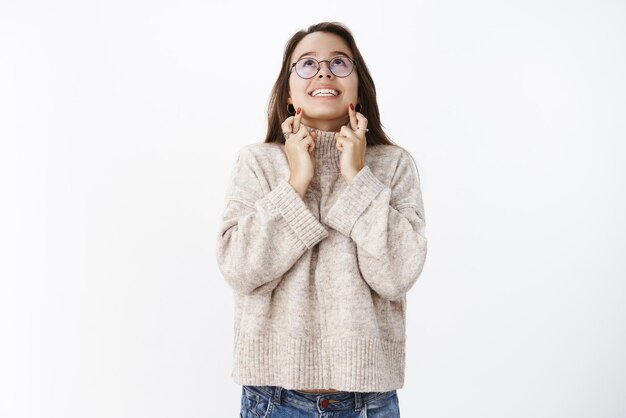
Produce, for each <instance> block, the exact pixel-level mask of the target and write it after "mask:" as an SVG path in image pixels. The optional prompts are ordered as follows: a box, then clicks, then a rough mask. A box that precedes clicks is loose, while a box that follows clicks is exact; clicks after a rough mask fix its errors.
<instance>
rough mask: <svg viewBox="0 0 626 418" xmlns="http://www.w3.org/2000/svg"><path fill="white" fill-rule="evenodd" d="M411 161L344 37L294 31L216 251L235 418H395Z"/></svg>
mask: <svg viewBox="0 0 626 418" xmlns="http://www.w3.org/2000/svg"><path fill="white" fill-rule="evenodd" d="M412 162H413V160H412V157H411V155H410V154H409V153H408V151H406V150H404V149H403V148H401V147H399V146H398V145H395V144H393V143H392V142H391V141H390V140H389V138H387V136H386V135H385V133H384V132H383V130H382V125H381V122H380V118H379V112H378V105H377V103H376V90H375V87H374V82H373V80H372V78H371V76H370V73H369V71H368V69H367V66H366V65H365V61H364V60H363V57H362V56H361V53H360V52H359V50H358V48H357V46H356V43H355V41H354V39H353V36H352V34H351V32H350V31H349V30H348V29H347V28H346V27H345V26H343V25H341V24H339V23H335V22H325V23H319V24H316V25H313V26H310V27H309V28H307V30H305V31H299V32H297V33H296V34H295V35H294V36H293V37H292V38H291V39H290V40H289V42H288V43H287V45H286V47H285V51H284V57H283V63H282V68H281V70H280V74H279V76H278V80H277V81H276V84H275V85H274V90H273V93H272V96H271V100H270V102H269V115H268V132H267V136H266V138H265V142H263V143H253V144H248V145H246V146H244V147H243V148H241V149H240V151H239V154H238V156H237V159H236V162H235V164H234V168H233V170H232V174H231V176H230V181H229V186H228V192H227V196H226V199H225V205H226V208H225V210H224V213H223V218H222V224H221V228H220V231H219V235H218V242H217V260H218V265H219V268H220V271H221V272H222V274H223V275H224V277H225V279H226V281H227V282H228V284H229V285H230V286H231V287H232V289H233V291H234V292H233V293H234V296H235V315H234V316H235V322H234V331H235V340H234V357H233V360H234V361H233V370H232V374H231V377H232V378H233V379H234V381H235V382H236V383H239V384H241V385H242V397H241V416H242V417H257V418H261V417H270V416H271V417H272V418H279V417H311V418H314V417H322V416H333V417H345V418H349V417H366V416H367V417H369V418H373V417H384V418H393V417H399V416H400V412H399V401H398V396H397V392H396V389H399V388H401V387H402V386H403V385H404V366H405V341H406V339H405V312H406V293H407V292H408V290H409V289H410V288H411V287H412V286H413V284H414V283H415V281H416V280H417V278H418V277H419V275H420V273H421V271H422V269H423V266H424V261H425V258H426V238H425V235H424V232H425V217H424V207H423V203H422V195H421V191H420V183H419V176H418V173H417V170H416V169H415V168H414V166H413V164H412Z"/></svg>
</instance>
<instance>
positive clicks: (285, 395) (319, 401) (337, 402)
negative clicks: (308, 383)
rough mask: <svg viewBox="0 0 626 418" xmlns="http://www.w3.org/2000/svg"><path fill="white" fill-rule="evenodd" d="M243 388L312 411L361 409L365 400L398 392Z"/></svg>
mask: <svg viewBox="0 0 626 418" xmlns="http://www.w3.org/2000/svg"><path fill="white" fill-rule="evenodd" d="M243 390H247V391H248V392H250V393H253V394H256V395H259V396H265V397H266V398H269V399H271V400H272V402H273V403H274V404H276V405H280V404H281V403H286V404H290V405H293V406H295V407H297V408H298V409H301V410H304V411H310V412H318V413H321V412H332V411H345V410H353V411H360V410H361V409H362V408H363V405H364V404H365V402H370V401H373V400H374V399H380V398H386V397H389V396H392V395H393V394H395V393H396V390H392V391H388V392H346V391H340V392H332V393H319V394H315V393H305V392H301V391H298V390H291V389H285V388H283V387H281V386H251V385H243Z"/></svg>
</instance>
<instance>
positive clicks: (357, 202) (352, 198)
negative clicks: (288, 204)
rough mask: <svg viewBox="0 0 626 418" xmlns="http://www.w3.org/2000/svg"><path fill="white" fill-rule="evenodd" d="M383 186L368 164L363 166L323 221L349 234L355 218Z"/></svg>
mask: <svg viewBox="0 0 626 418" xmlns="http://www.w3.org/2000/svg"><path fill="white" fill-rule="evenodd" d="M384 188H385V185H384V184H383V183H382V182H381V181H380V180H378V178H377V177H376V176H374V173H372V171H371V170H370V168H369V166H367V165H366V166H364V167H363V168H362V169H361V171H359V172H358V173H357V175H356V176H355V177H354V178H353V179H352V182H350V184H349V185H348V187H347V188H346V189H345V190H344V191H343V192H342V193H341V195H340V196H339V199H337V201H336V202H335V204H334V205H333V206H332V207H331V208H330V210H329V211H328V213H327V214H326V218H324V223H325V224H326V225H328V226H331V227H332V228H334V229H336V230H337V231H339V232H341V233H342V234H344V235H346V236H350V232H351V231H352V227H353V226H354V224H355V223H356V220H357V219H358V218H359V216H361V214H362V213H363V211H365V208H367V206H369V204H370V203H371V202H372V200H374V198H375V197H376V196H377V195H378V193H380V191H381V190H383V189H384Z"/></svg>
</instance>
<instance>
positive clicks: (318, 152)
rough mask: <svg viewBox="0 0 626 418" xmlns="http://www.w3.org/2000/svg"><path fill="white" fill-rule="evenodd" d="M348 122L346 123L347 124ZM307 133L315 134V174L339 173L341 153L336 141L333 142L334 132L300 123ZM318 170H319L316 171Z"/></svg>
mask: <svg viewBox="0 0 626 418" xmlns="http://www.w3.org/2000/svg"><path fill="white" fill-rule="evenodd" d="M349 123H350V122H348V124H349ZM300 124H301V125H303V126H304V127H305V128H307V129H308V131H309V132H312V131H315V132H317V138H316V140H315V165H316V172H319V170H323V171H340V168H339V167H340V165H339V161H340V156H341V152H340V151H339V150H338V149H337V141H336V140H335V134H336V133H338V131H337V132H335V131H324V130H321V129H317V128H313V127H311V126H309V125H306V124H304V123H302V122H300ZM346 125H347V124H346ZM318 169H319V170H318Z"/></svg>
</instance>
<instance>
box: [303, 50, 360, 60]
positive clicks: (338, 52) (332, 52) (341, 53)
mask: <svg viewBox="0 0 626 418" xmlns="http://www.w3.org/2000/svg"><path fill="white" fill-rule="evenodd" d="M330 53H331V54H333V56H336V55H345V56H346V57H348V58H349V57H350V55H348V54H346V53H345V52H343V51H331V52H330ZM305 55H314V56H317V52H315V51H309V52H305V53H304V54H302V55H300V57H299V58H298V60H299V59H300V58H302V57H303V56H305ZM298 60H296V61H298Z"/></svg>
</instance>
